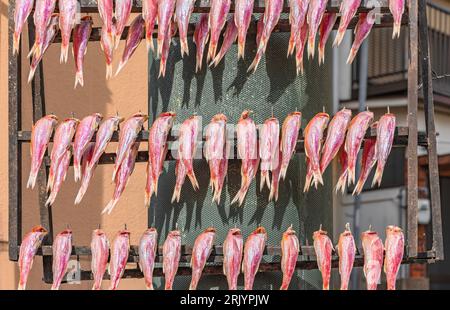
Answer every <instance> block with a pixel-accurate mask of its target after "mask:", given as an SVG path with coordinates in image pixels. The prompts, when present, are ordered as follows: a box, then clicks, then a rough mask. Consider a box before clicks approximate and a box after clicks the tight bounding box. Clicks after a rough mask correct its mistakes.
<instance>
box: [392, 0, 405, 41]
mask: <svg viewBox="0 0 450 310" xmlns="http://www.w3.org/2000/svg"><path fill="white" fill-rule="evenodd" d="M389 10H390V11H391V14H392V16H393V17H394V31H393V32H392V39H395V37H397V38H399V37H400V28H401V26H402V16H403V12H404V11H405V0H389Z"/></svg>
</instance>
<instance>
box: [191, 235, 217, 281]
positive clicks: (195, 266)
mask: <svg viewBox="0 0 450 310" xmlns="http://www.w3.org/2000/svg"><path fill="white" fill-rule="evenodd" d="M215 238H216V229H215V228H214V227H209V228H207V229H206V230H205V231H204V232H202V233H201V234H200V235H199V236H198V237H197V238H196V239H195V242H194V246H193V248H192V256H191V268H192V279H191V284H190V285H189V289H190V290H196V289H197V285H198V282H199V280H200V277H201V276H202V271H203V268H205V265H206V261H207V260H208V258H209V255H211V252H212V247H213V246H214V240H215Z"/></svg>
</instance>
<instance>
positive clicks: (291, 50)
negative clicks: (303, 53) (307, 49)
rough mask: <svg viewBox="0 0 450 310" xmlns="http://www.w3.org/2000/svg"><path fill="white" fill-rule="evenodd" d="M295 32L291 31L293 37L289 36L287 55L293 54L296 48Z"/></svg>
mask: <svg viewBox="0 0 450 310" xmlns="http://www.w3.org/2000/svg"><path fill="white" fill-rule="evenodd" d="M295 36H296V35H295V34H294V33H291V37H290V38H289V45H288V50H287V57H289V56H291V55H292V54H293V53H294V50H295V41H296V39H295Z"/></svg>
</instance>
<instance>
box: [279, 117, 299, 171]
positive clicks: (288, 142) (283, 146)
mask: <svg viewBox="0 0 450 310" xmlns="http://www.w3.org/2000/svg"><path fill="white" fill-rule="evenodd" d="M301 123H302V113H300V112H297V111H296V112H292V113H290V114H289V115H288V116H287V117H286V119H285V120H284V122H283V127H282V129H281V142H280V151H281V153H282V156H281V172H280V173H281V177H282V178H283V179H285V178H286V172H287V168H288V166H289V162H290V161H291V158H292V155H294V153H295V148H296V147H297V141H298V134H299V131H300V126H301Z"/></svg>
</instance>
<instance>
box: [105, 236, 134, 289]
mask: <svg viewBox="0 0 450 310" xmlns="http://www.w3.org/2000/svg"><path fill="white" fill-rule="evenodd" d="M129 252H130V232H129V231H128V230H126V229H125V230H121V231H119V232H118V233H117V236H116V239H114V242H113V246H112V250H111V259H110V262H109V274H110V275H111V285H110V287H109V289H110V290H116V289H117V288H118V287H119V283H120V279H121V278H122V276H123V273H124V271H125V267H126V266H127V261H128V254H129Z"/></svg>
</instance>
